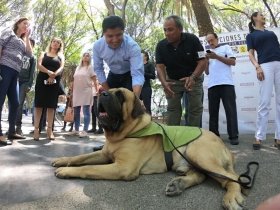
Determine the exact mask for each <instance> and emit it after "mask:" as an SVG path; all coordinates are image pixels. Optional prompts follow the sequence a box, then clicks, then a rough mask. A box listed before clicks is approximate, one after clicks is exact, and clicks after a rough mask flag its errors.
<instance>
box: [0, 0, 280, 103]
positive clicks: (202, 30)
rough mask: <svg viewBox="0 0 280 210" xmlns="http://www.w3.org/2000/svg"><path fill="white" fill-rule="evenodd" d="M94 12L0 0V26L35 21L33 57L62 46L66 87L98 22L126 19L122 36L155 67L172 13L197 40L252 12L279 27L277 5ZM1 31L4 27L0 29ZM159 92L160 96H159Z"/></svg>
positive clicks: (273, 1) (154, 3)
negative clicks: (57, 41) (54, 44)
mask: <svg viewBox="0 0 280 210" xmlns="http://www.w3.org/2000/svg"><path fill="white" fill-rule="evenodd" d="M103 1H104V4H105V7H104V8H102V7H98V5H97V4H96V1H92V0H36V1H32V3H33V4H32V5H30V2H31V0H20V1H19V0H1V1H0V27H1V26H2V25H3V24H4V23H6V22H7V21H14V20H16V19H18V18H19V17H22V16H27V17H29V18H31V19H32V17H33V32H32V37H34V38H35V40H36V47H35V50H34V51H35V54H36V55H37V56H38V55H39V54H40V52H41V51H44V50H45V48H46V46H47V45H48V44H49V42H50V40H51V39H52V38H53V37H60V38H61V39H62V40H63V42H64V54H65V58H66V64H65V68H64V83H65V85H66V86H68V84H69V82H71V81H72V80H73V73H74V70H75V68H76V66H77V64H78V62H79V60H80V56H81V52H82V51H89V52H91V51H92V44H93V42H94V41H95V40H97V39H99V38H100V37H102V28H101V23H102V20H103V19H104V18H105V17H106V16H108V15H112V14H116V15H119V16H121V17H122V18H123V19H124V20H125V24H126V29H125V33H126V34H128V35H130V36H131V37H132V38H133V39H134V40H135V41H136V42H137V43H138V44H139V45H140V47H141V48H142V50H145V51H147V52H148V53H149V54H150V58H151V61H152V63H154V55H155V47H156V44H157V43H158V41H160V40H161V39H163V38H164V33H163V30H162V26H163V21H164V18H165V17H166V16H168V15H171V14H177V15H178V16H180V17H182V19H183V21H184V22H183V24H184V29H185V31H187V32H190V33H195V34H197V35H200V36H202V35H205V34H206V33H207V32H210V31H213V30H214V32H216V33H222V32H230V31H238V30H247V29H248V27H247V25H248V22H249V21H250V20H249V18H250V16H251V14H252V13H253V12H255V11H260V12H262V13H263V14H264V16H265V17H266V22H267V24H266V26H267V27H277V26H278V25H279V23H280V14H279V11H280V4H279V1H278V0H262V1H259V0H239V1H236V0H143V1H139V0H103ZM2 29H3V27H2ZM152 86H153V89H154V94H156V95H157V97H159V98H160V100H159V101H157V100H155V101H154V103H155V104H156V106H161V104H160V103H162V101H163V98H162V97H163V95H164V94H163V92H162V88H161V85H160V84H159V82H158V81H153V83H152ZM160 91H161V92H160Z"/></svg>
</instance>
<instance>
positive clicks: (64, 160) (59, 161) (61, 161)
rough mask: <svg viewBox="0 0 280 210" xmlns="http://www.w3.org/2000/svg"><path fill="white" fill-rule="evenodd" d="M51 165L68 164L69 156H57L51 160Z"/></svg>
mask: <svg viewBox="0 0 280 210" xmlns="http://www.w3.org/2000/svg"><path fill="white" fill-rule="evenodd" d="M51 165H52V166H53V167H61V166H69V165H70V158H68V157H62V158H57V159H55V160H53V161H52V162H51Z"/></svg>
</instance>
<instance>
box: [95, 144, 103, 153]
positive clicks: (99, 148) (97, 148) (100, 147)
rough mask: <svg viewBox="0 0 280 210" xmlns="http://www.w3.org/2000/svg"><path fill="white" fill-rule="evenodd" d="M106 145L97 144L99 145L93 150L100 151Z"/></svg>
mask: <svg viewBox="0 0 280 210" xmlns="http://www.w3.org/2000/svg"><path fill="white" fill-rule="evenodd" d="M103 147H104V145H101V146H97V147H93V151H94V152H95V151H98V150H102V149H103Z"/></svg>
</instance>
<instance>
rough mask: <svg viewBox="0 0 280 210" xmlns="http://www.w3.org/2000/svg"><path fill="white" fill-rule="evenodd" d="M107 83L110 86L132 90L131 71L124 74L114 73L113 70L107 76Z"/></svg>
mask: <svg viewBox="0 0 280 210" xmlns="http://www.w3.org/2000/svg"><path fill="white" fill-rule="evenodd" d="M107 83H108V85H109V87H110V88H120V87H123V88H126V89H129V90H131V91H132V77H131V75H130V71H129V72H126V73H124V74H114V73H112V72H111V71H110V72H109V74H108V77H107Z"/></svg>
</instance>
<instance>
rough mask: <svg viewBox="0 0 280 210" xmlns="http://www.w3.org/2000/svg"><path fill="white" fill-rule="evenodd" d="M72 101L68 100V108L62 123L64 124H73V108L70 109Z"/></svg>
mask: <svg viewBox="0 0 280 210" xmlns="http://www.w3.org/2000/svg"><path fill="white" fill-rule="evenodd" d="M71 102H72V100H71V98H70V100H69V104H68V107H67V109H66V112H65V116H64V121H65V122H74V108H73V107H72V103H71Z"/></svg>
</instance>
